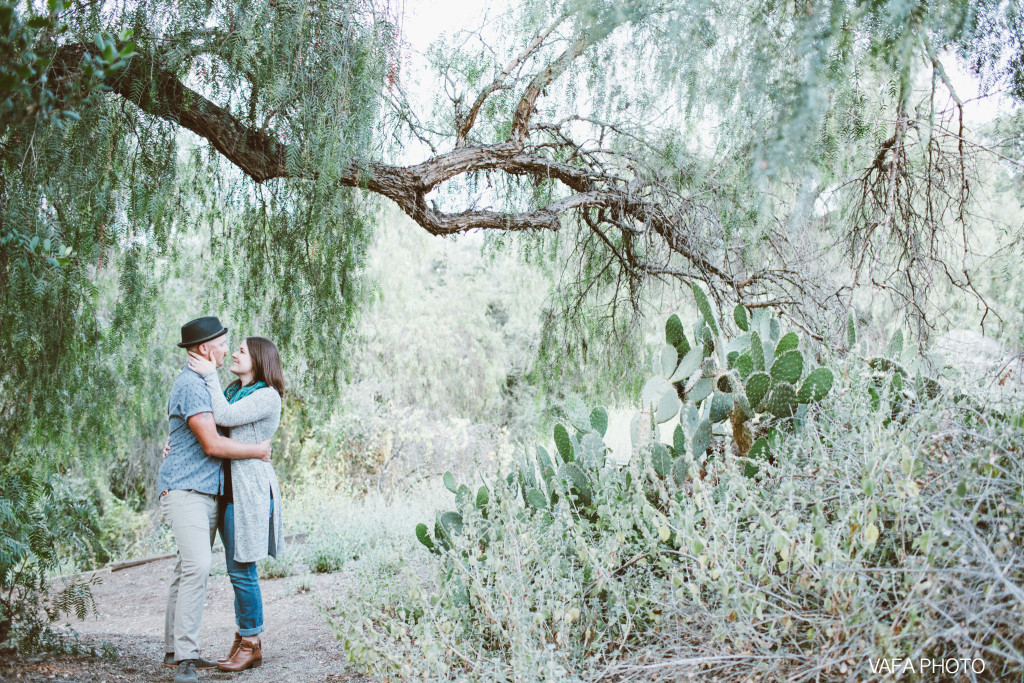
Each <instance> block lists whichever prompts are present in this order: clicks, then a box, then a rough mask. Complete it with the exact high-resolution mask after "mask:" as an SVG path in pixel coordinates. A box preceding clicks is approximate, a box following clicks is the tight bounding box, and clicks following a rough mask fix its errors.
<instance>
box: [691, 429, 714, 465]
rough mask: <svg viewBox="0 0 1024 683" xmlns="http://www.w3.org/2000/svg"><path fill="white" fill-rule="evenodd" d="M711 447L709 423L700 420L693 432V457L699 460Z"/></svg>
mask: <svg viewBox="0 0 1024 683" xmlns="http://www.w3.org/2000/svg"><path fill="white" fill-rule="evenodd" d="M710 445H711V423H710V422H708V421H707V420H701V421H700V423H699V424H698V425H697V428H696V429H695V430H694V432H693V457H695V458H699V457H700V456H702V455H704V452H705V451H707V449H708V446H710Z"/></svg>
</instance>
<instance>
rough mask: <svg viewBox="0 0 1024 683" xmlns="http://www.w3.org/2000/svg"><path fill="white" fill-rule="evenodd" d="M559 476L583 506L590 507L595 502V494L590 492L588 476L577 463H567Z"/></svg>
mask: <svg viewBox="0 0 1024 683" xmlns="http://www.w3.org/2000/svg"><path fill="white" fill-rule="evenodd" d="M559 474H560V475H561V479H562V480H563V481H564V482H565V483H566V485H567V486H568V487H569V491H570V492H572V493H575V494H576V497H577V498H578V500H579V502H580V503H581V504H583V505H590V504H591V502H593V494H592V493H591V490H590V482H589V481H588V480H587V475H585V474H584V473H583V470H581V469H580V468H579V467H578V466H577V465H576V463H572V462H567V463H565V464H564V465H562V467H561V469H560V470H559Z"/></svg>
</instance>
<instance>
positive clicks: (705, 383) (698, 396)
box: [686, 377, 714, 403]
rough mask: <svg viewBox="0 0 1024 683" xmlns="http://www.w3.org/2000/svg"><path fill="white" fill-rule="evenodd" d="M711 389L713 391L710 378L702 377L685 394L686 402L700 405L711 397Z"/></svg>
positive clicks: (712, 383) (712, 382)
mask: <svg viewBox="0 0 1024 683" xmlns="http://www.w3.org/2000/svg"><path fill="white" fill-rule="evenodd" d="M712 389H714V381H713V380H712V379H711V378H710V377H702V378H700V379H699V380H697V383H696V384H695V385H693V389H691V390H690V391H689V393H687V394H686V400H687V401H690V402H691V403H700V402H701V401H703V400H704V399H706V398H707V397H708V396H710V395H711V391H712Z"/></svg>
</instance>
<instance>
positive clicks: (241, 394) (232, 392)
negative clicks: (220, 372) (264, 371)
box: [224, 381, 267, 403]
mask: <svg viewBox="0 0 1024 683" xmlns="http://www.w3.org/2000/svg"><path fill="white" fill-rule="evenodd" d="M265 386H267V383H266V382H253V383H252V384H250V385H248V386H245V387H243V386H242V383H241V382H240V381H236V382H232V383H231V384H229V385H228V386H227V388H226V389H224V398H226V399H227V400H228V403H234V402H235V401H241V400H242V399H243V398H245V397H246V396H248V395H249V394H251V393H252V392H254V391H256V390H257V389H262V388H263V387H265Z"/></svg>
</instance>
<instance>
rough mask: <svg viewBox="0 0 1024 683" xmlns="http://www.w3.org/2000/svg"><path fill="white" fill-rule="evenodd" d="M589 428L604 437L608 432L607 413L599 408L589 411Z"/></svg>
mask: <svg viewBox="0 0 1024 683" xmlns="http://www.w3.org/2000/svg"><path fill="white" fill-rule="evenodd" d="M590 426H591V427H593V428H594V429H595V430H597V433H598V434H600V435H601V436H604V435H605V434H606V433H607V432H608V411H607V410H605V409H604V408H601V407H597V408H594V409H593V410H592V411H590Z"/></svg>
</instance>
